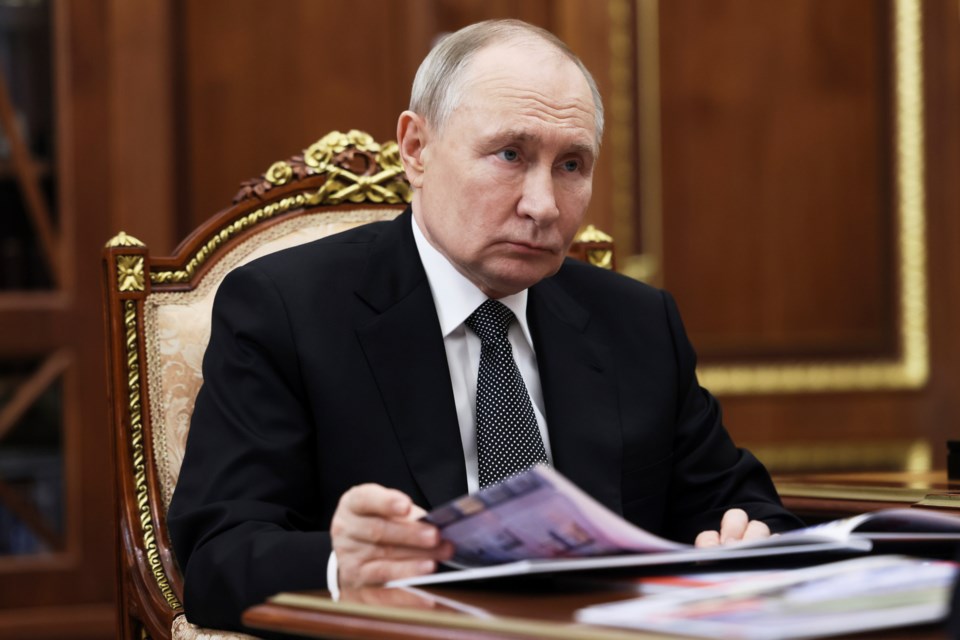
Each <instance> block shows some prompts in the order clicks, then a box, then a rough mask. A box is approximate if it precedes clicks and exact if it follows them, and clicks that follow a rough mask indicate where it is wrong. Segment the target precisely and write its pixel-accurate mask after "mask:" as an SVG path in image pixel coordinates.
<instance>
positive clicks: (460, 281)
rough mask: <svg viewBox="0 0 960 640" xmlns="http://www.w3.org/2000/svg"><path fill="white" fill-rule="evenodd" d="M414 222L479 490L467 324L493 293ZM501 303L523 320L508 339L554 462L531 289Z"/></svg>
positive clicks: (476, 344) (470, 479) (472, 348)
mask: <svg viewBox="0 0 960 640" xmlns="http://www.w3.org/2000/svg"><path fill="white" fill-rule="evenodd" d="M412 224H413V237H414V239H415V240H416V242H417V250H418V251H419V252H420V261H421V262H422V263H423V268H424V270H425V271H426V272H427V280H428V281H429V282H430V293H431V294H432V295H433V303H434V304H435V305H436V307H437V318H438V319H439V320H440V332H441V334H443V347H444V349H446V352H447V366H448V367H449V369H450V385H451V387H452V388H453V398H454V401H455V402H456V406H457V422H458V424H459V426H460V440H461V442H462V443H463V459H464V462H465V463H466V467H467V490H468V491H470V492H474V491H476V490H477V489H479V488H480V480H479V477H480V472H479V470H478V467H477V415H476V411H477V373H478V371H479V370H480V338H478V337H477V335H476V334H475V333H474V332H473V331H470V330H469V329H468V328H467V326H466V325H465V324H464V321H465V320H466V319H467V318H468V317H469V316H470V314H471V313H473V312H474V311H476V309H477V307H479V306H480V305H481V304H483V303H484V302H486V300H487V296H486V295H485V294H484V293H483V292H482V291H480V289H478V288H477V287H476V285H474V284H473V283H472V282H470V281H469V280H467V279H466V277H464V276H463V274H461V273H460V272H459V271H457V270H456V269H455V268H454V266H453V265H452V264H450V262H449V261H448V260H447V259H446V258H445V257H444V256H443V254H441V253H440V252H439V251H437V250H436V249H435V248H434V247H433V245H431V244H430V243H429V242H428V241H427V239H426V238H425V237H424V235H423V232H421V231H420V227H419V226H418V225H417V222H416V220H414V221H413V223H412ZM500 302H502V303H503V304H504V305H506V306H507V307H509V309H510V310H511V311H513V315H515V316H516V317H517V322H514V323H512V324H511V325H510V331H509V333H508V338H509V340H510V346H511V347H512V348H513V359H514V360H515V361H516V363H517V368H519V369H520V375H521V376H523V383H524V384H525V385H526V386H527V392H528V393H529V394H530V400H531V401H532V404H533V412H534V413H535V414H536V416H537V426H538V427H540V436H541V437H542V438H543V447H544V449H545V450H546V452H547V460H548V461H550V463H551V464H552V463H553V456H552V455H551V453H550V439H549V437H548V435H547V421H546V420H545V419H544V417H543V391H542V389H541V387H540V372H539V369H537V356H536V354H535V353H534V351H533V339H532V338H531V336H530V327H529V325H528V324H527V290H526V289H524V290H523V291H521V292H520V293H515V294H514V295H512V296H507V297H505V298H500ZM437 428H442V425H437Z"/></svg>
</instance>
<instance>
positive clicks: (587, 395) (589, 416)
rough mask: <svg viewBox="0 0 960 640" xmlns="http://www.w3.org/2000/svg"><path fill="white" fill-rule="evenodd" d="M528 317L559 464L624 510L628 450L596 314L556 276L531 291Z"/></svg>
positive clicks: (602, 499) (587, 488)
mask: <svg viewBox="0 0 960 640" xmlns="http://www.w3.org/2000/svg"><path fill="white" fill-rule="evenodd" d="M527 315H528V318H529V320H530V327H531V333H532V334H533V338H534V344H535V348H536V352H537V365H538V368H539V370H540V383H541V385H542V387H543V398H544V403H545V405H546V419H547V425H548V429H549V433H550V448H551V450H552V453H553V461H554V465H555V466H556V468H557V470H558V471H560V472H561V473H563V474H564V475H565V476H567V477H568V478H570V480H572V481H573V482H574V483H575V484H577V485H578V486H579V487H580V488H582V489H583V490H584V491H586V492H587V493H589V494H590V495H592V496H593V497H594V498H596V499H597V500H599V501H600V502H602V503H603V504H605V505H606V506H607V507H609V508H610V509H612V510H613V511H615V512H617V513H622V506H621V505H622V502H621V491H620V478H621V475H620V471H621V464H622V450H623V448H622V438H621V435H620V413H619V411H618V398H617V388H616V373H615V371H614V368H613V359H612V357H611V354H610V349H609V347H608V346H606V345H604V344H601V343H600V342H598V341H596V340H595V339H594V338H592V337H591V336H590V332H589V331H588V329H589V323H590V314H589V313H588V312H587V311H586V310H585V309H584V308H583V307H582V306H580V305H579V304H578V303H577V302H576V301H575V300H573V299H572V298H571V297H570V296H569V295H568V294H567V293H566V292H565V291H564V290H563V289H562V287H561V286H560V285H559V284H558V283H557V282H556V281H555V280H553V279H548V280H545V281H543V282H541V283H539V284H537V285H535V286H534V287H532V288H531V289H530V298H529V302H528V308H527Z"/></svg>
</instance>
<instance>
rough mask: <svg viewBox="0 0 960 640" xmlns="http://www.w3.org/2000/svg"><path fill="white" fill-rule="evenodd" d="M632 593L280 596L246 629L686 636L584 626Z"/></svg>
mask: <svg viewBox="0 0 960 640" xmlns="http://www.w3.org/2000/svg"><path fill="white" fill-rule="evenodd" d="M636 595H637V594H636V592H635V591H632V590H630V589H619V590H617V589H604V588H598V587H597V586H596V585H593V586H589V587H585V586H582V583H581V587H579V588H577V587H576V586H571V584H567V585H564V584H562V583H560V584H556V583H555V584H544V583H540V585H539V586H533V587H531V586H529V585H527V586H525V587H523V588H522V590H521V588H520V587H517V586H516V585H515V586H514V589H513V590H509V589H507V588H503V587H501V588H496V589H494V588H490V587H486V588H464V587H458V588H454V587H444V588H429V589H426V588H425V589H422V590H420V591H418V592H411V591H406V590H399V589H367V590H365V591H364V592H362V593H354V594H351V595H350V596H349V599H346V600H343V601H341V602H333V601H332V600H330V598H329V597H328V594H327V593H326V592H302V593H289V594H279V595H278V596H275V597H274V598H272V599H271V600H270V601H268V602H267V603H265V604H262V605H258V606H255V607H253V608H251V609H248V610H247V611H246V613H245V614H244V616H243V620H244V624H246V625H248V626H250V627H254V628H256V629H261V630H269V631H275V632H276V631H279V632H283V633H289V634H294V635H299V636H304V637H310V638H351V639H369V640H374V639H376V640H420V639H436V640H491V639H493V638H527V639H529V638H542V639H547V638H549V639H551V640H652V639H665V640H666V639H671V640H677V639H678V638H680V637H681V636H676V635H669V636H668V635H664V634H658V633H653V632H642V631H631V630H627V629H617V628H613V627H599V626H591V625H583V624H579V623H577V622H576V621H575V620H574V619H573V614H574V612H575V611H576V610H577V609H579V608H580V607H584V606H587V605H591V604H597V603H601V602H613V601H616V600H622V599H625V598H631V597H636ZM843 637H844V638H857V639H859V640H945V639H946V638H947V637H948V636H947V633H946V631H945V630H943V628H942V627H941V626H939V625H936V626H933V625H925V626H921V627H909V628H903V629H892V630H889V631H878V632H871V633H866V634H856V635H853V636H843Z"/></svg>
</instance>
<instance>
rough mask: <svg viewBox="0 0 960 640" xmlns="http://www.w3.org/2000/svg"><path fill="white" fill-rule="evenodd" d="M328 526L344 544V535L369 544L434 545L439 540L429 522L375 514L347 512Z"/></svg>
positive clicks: (429, 547)
mask: <svg viewBox="0 0 960 640" xmlns="http://www.w3.org/2000/svg"><path fill="white" fill-rule="evenodd" d="M335 519H336V516H335ZM331 529H335V531H334V535H335V536H336V538H337V541H339V542H342V543H345V544H346V543H347V542H348V541H347V540H345V538H347V539H349V540H351V541H354V542H357V543H362V544H368V545H378V546H396V547H409V548H414V549H434V548H436V547H438V546H439V545H440V542H441V538H440V532H439V531H438V530H437V528H436V527H434V526H433V525H431V524H427V523H425V522H417V521H414V522H409V521H407V520H389V519H387V518H381V517H375V516H358V515H346V516H344V517H343V519H342V520H341V521H340V522H339V523H337V524H336V525H331Z"/></svg>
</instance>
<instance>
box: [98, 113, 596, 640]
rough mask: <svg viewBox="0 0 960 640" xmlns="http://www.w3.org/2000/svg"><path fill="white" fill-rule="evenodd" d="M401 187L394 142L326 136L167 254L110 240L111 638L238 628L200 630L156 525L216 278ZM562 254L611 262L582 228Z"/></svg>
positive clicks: (171, 482)
mask: <svg viewBox="0 0 960 640" xmlns="http://www.w3.org/2000/svg"><path fill="white" fill-rule="evenodd" d="M410 196H411V191H410V186H409V184H408V183H407V181H406V178H405V176H404V174H403V169H402V167H401V165H400V160H399V154H398V151H397V146H396V144H395V143H393V142H390V143H387V144H377V143H376V142H375V141H374V140H373V139H372V138H371V137H370V136H369V135H367V134H365V133H362V132H359V131H350V132H349V133H346V134H344V133H340V132H337V131H335V132H332V133H330V134H328V135H326V136H324V137H323V138H322V139H320V140H319V141H317V142H316V143H314V144H313V145H311V146H310V147H308V148H307V149H306V150H305V151H304V152H303V154H302V155H298V156H294V157H293V158H291V159H289V160H286V161H281V162H276V163H274V164H273V165H272V166H271V167H270V168H269V169H268V170H267V172H266V173H265V174H263V176H261V177H260V178H257V179H254V180H249V181H247V182H245V183H243V185H242V188H241V190H240V192H239V193H238V194H237V195H236V196H235V198H234V202H233V205H232V206H230V207H228V208H226V209H224V210H222V211H220V212H219V213H217V214H216V215H214V216H213V217H212V218H211V219H210V220H208V221H207V222H206V223H204V224H203V225H202V226H201V227H199V228H198V229H196V230H195V231H194V232H193V233H192V234H191V235H190V236H189V237H188V238H187V239H186V240H184V241H183V242H182V243H181V244H180V246H179V247H178V248H177V249H176V250H175V252H174V255H172V256H169V257H155V256H153V255H151V254H150V251H149V249H148V248H147V247H146V246H144V245H143V243H141V242H139V241H138V240H136V239H135V238H133V237H131V236H129V235H126V234H125V233H123V232H121V233H119V234H118V235H117V236H115V237H114V238H113V239H111V240H110V241H109V242H108V243H107V245H106V247H105V248H104V252H103V282H104V288H105V292H106V315H105V319H106V325H107V333H108V343H109V345H110V354H109V373H110V394H111V401H110V410H111V423H112V425H113V429H114V431H115V439H114V442H115V451H116V480H117V492H118V509H119V512H118V526H119V576H118V581H119V586H120V589H119V593H120V632H121V637H123V638H137V639H140V638H143V637H144V636H145V635H146V636H149V637H151V638H170V637H175V638H191V637H192V638H201V637H221V638H223V637H240V636H238V634H226V633H222V632H216V631H212V630H204V629H199V628H197V627H195V626H194V625H191V624H190V623H189V622H187V620H186V619H185V617H184V616H183V607H182V605H181V601H182V594H183V581H182V576H181V573H180V570H179V568H178V566H177V562H176V559H175V558H174V557H173V552H172V549H171V547H170V542H169V537H168V533H167V525H166V511H167V507H168V506H169V504H170V498H171V496H172V495H173V489H174V486H175V485H176V482H177V476H178V474H179V471H180V464H181V462H182V460H183V451H184V446H185V443H186V438H187V431H188V429H189V427H190V415H191V413H192V411H193V404H194V399H195V397H196V394H197V391H198V390H199V388H200V384H201V382H202V377H201V360H202V357H203V352H204V350H205V348H206V344H207V341H208V339H209V333H210V315H211V308H212V305H213V297H214V293H215V292H216V289H217V287H218V286H219V284H220V282H221V281H222V280H223V278H224V276H225V275H226V274H227V273H228V272H229V271H230V270H231V269H233V268H235V267H237V266H239V265H241V264H243V263H245V262H248V261H250V260H252V259H254V258H256V257H258V256H262V255H265V254H267V253H270V252H273V251H276V250H278V249H281V248H284V247H289V246H293V245H296V244H300V243H303V242H307V241H310V240H313V239H316V238H320V237H323V236H326V235H329V234H332V233H336V232H338V231H342V230H344V229H348V228H350V227H354V226H357V225H361V224H365V223H368V222H372V221H376V220H387V219H391V218H394V217H395V216H397V215H398V214H399V213H400V212H402V211H403V209H404V207H405V206H406V203H407V202H409V200H410ZM571 254H572V255H574V256H575V257H579V258H581V259H585V260H588V261H590V262H593V263H594V264H597V265H600V266H605V267H607V268H612V266H613V249H612V241H611V239H610V238H609V236H606V235H604V234H602V233H601V232H598V231H596V230H595V229H593V228H592V227H588V229H587V230H585V231H584V232H581V234H580V236H579V238H578V241H577V242H576V243H575V244H574V247H573V248H572V249H571ZM221 634H222V635H221Z"/></svg>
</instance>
